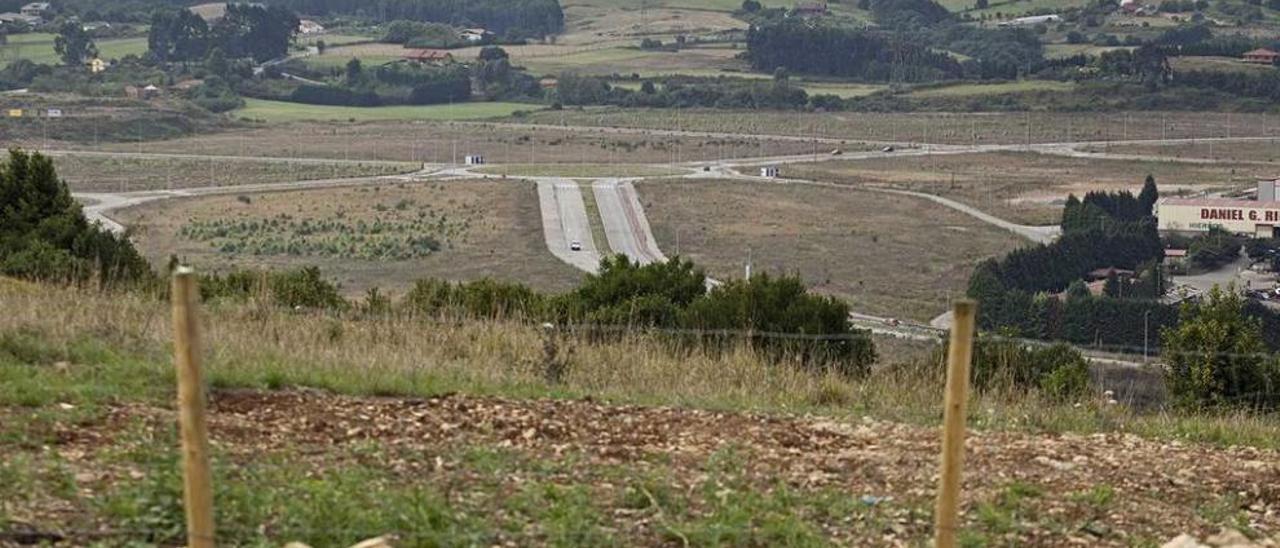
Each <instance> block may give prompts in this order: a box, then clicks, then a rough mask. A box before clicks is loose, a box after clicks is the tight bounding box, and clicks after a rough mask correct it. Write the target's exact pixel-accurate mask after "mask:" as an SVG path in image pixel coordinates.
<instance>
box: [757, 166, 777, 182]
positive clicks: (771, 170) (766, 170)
mask: <svg viewBox="0 0 1280 548" xmlns="http://www.w3.org/2000/svg"><path fill="white" fill-rule="evenodd" d="M760 176H761V177H768V178H770V179H773V178H775V177H777V176H778V166H768V167H762V168H760Z"/></svg>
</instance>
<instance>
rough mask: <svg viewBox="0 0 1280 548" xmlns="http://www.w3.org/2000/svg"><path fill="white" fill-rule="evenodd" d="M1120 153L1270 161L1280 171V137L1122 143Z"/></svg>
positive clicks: (1273, 169) (1119, 148) (1279, 172)
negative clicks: (1254, 139)
mask: <svg viewBox="0 0 1280 548" xmlns="http://www.w3.org/2000/svg"><path fill="white" fill-rule="evenodd" d="M1111 152H1114V153H1116V154H1151V155H1157V156H1172V157H1174V158H1210V159H1215V160H1226V161H1235V162H1267V163H1270V164H1275V165H1276V167H1274V168H1272V171H1271V173H1276V174H1280V140H1268V141H1246V142H1239V143H1215V142H1213V141H1199V142H1195V143H1185V144H1180V145H1161V146H1156V145H1120V146H1113V147H1111Z"/></svg>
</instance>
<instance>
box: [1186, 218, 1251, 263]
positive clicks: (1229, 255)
mask: <svg viewBox="0 0 1280 548" xmlns="http://www.w3.org/2000/svg"><path fill="white" fill-rule="evenodd" d="M1243 244H1244V241H1243V238H1241V237H1240V236H1237V235H1235V234H1232V233H1230V232H1227V231H1226V230H1223V229H1221V228H1216V227H1215V228H1212V229H1210V230H1209V232H1208V233H1207V234H1202V235H1200V236H1198V237H1196V238H1195V239H1194V240H1192V241H1191V247H1189V248H1188V249H1187V257H1188V258H1189V259H1190V260H1191V264H1193V265H1195V266H1197V267H1199V268H1203V269H1205V270H1215V269H1217V268H1219V267H1222V266H1223V265H1227V264H1230V263H1231V262H1233V261H1235V260H1236V259H1239V258H1240V246H1242V245H1243Z"/></svg>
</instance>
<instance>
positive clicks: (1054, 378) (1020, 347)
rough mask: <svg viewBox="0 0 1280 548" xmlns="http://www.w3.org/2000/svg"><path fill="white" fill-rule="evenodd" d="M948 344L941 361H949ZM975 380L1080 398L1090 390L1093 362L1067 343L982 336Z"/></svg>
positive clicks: (991, 386) (979, 384) (985, 386)
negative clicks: (1041, 344) (1033, 343)
mask: <svg viewBox="0 0 1280 548" xmlns="http://www.w3.org/2000/svg"><path fill="white" fill-rule="evenodd" d="M945 357H946V348H943V349H942V350H940V351H939V353H938V354H937V356H936V358H935V360H936V362H937V363H940V364H943V366H944V367H945V364H946V358H945ZM970 378H971V380H972V382H973V386H974V388H975V389H977V390H979V391H988V390H1001V389H1003V390H1010V389H1012V390H1020V391H1032V390H1036V391H1039V392H1040V394H1042V395H1044V396H1046V397H1049V398H1052V399H1055V400H1059V401H1073V400H1079V399H1081V398H1083V397H1084V396H1085V395H1087V394H1088V391H1089V363H1088V362H1087V361H1085V359H1084V356H1083V355H1082V354H1081V353H1080V351H1078V350H1076V349H1074V348H1072V347H1070V346H1067V345H1065V344H1055V345H1053V346H1047V347H1033V346H1028V345H1026V344H1025V343H1023V342H1021V341H1017V340H1014V339H1010V338H1007V337H1003V336H994V337H993V336H979V337H978V340H977V341H975V343H974V348H973V367H972V371H971V377H970Z"/></svg>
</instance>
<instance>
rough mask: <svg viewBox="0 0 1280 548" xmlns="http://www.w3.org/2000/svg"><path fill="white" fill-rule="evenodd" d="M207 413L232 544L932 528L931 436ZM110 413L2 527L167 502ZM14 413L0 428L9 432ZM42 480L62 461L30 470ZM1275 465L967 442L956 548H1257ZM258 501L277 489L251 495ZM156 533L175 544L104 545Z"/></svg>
mask: <svg viewBox="0 0 1280 548" xmlns="http://www.w3.org/2000/svg"><path fill="white" fill-rule="evenodd" d="M211 399H212V402H211V405H212V409H211V413H210V423H211V425H210V430H211V438H212V440H214V441H213V444H214V447H215V448H216V452H217V455H218V457H219V459H218V460H219V463H220V470H224V472H222V473H220V476H219V479H220V481H222V482H223V483H222V486H223V487H224V488H225V489H227V492H226V494H225V496H222V495H221V492H220V496H222V498H221V499H220V500H221V501H222V502H223V504H224V507H223V508H221V509H220V511H221V512H222V514H221V517H223V518H224V519H227V518H228V517H230V520H234V521H230V520H229V521H223V522H220V525H221V526H222V527H224V530H223V533H222V534H223V539H224V540H226V539H231V538H234V539H238V540H240V541H242V542H244V541H247V540H248V539H252V538H259V537H260V536H267V537H272V536H278V535H281V534H282V532H283V534H286V535H296V536H297V537H302V538H303V539H305V540H309V541H311V542H312V543H313V544H315V543H317V542H318V541H322V540H328V541H329V542H328V544H329V545H338V544H339V543H338V539H343V540H346V541H347V542H351V541H355V540H359V538H361V537H358V536H355V535H377V534H383V533H389V532H399V533H401V534H403V535H405V536H406V539H405V540H406V541H410V542H412V541H415V540H416V541H425V540H426V539H433V540H434V541H435V542H443V543H445V544H451V543H456V542H458V541H461V540H462V539H464V538H469V539H470V542H483V543H484V544H486V545H503V544H511V545H566V544H568V545H591V546H614V545H646V546H657V545H678V544H681V543H689V544H692V545H696V546H703V545H725V544H729V545H753V546H765V545H805V546H808V545H825V544H834V545H844V546H871V545H878V546H895V545H900V546H911V545H923V544H924V543H926V542H927V541H928V539H929V538H930V535H931V530H932V518H931V517H930V516H931V512H930V509H931V508H932V504H933V488H934V485H935V482H936V478H935V476H936V466H937V464H936V458H937V457H936V454H937V446H938V439H937V429H936V428H926V427H917V426H907V425H902V424H896V423H891V422H882V421H874V420H870V419H867V420H863V421H861V422H847V421H844V420H839V419H834V420H833V419H822V418H796V417H788V416H769V415H755V414H745V413H725V412H708V411H699V410H692V409H680V408H665V407H663V408H650V407H637V406H613V405H603V404H601V403H598V402H595V401H591V400H585V401H551V400H533V401H519V400H510V399H501V398H486V397H468V396H462V395H444V396H439V397H431V398H421V399H398V398H356V397H342V396H332V395H325V394H323V393H319V392H313V391H307V392H274V393H273V392H255V391H218V392H215V393H214V394H213V395H212V398H211ZM104 411H105V412H103V413H102V417H101V418H100V419H98V420H93V421H84V422H83V423H82V424H76V425H74V426H73V425H70V424H58V425H57V428H58V431H57V432H56V433H55V434H51V436H52V437H54V439H56V440H57V441H56V442H55V443H54V444H52V446H50V447H48V448H47V449H46V450H44V451H42V452H40V453H36V452H35V451H32V450H30V449H22V450H20V451H19V452H20V453H21V457H22V459H20V460H18V461H16V462H15V463H14V466H15V467H17V468H18V469H19V470H27V469H30V470H29V471H32V472H35V473H37V474H39V476H37V477H43V476H52V475H56V474H61V475H65V476H66V477H69V478H75V479H74V482H73V484H74V485H76V486H79V488H78V489H76V488H73V489H72V490H71V491H70V493H67V494H53V493H45V494H41V495H36V496H34V497H32V498H30V499H19V500H15V501H14V503H13V504H12V505H11V506H12V509H11V510H10V515H11V516H12V519H14V520H16V521H18V522H20V523H25V522H28V521H34V522H36V523H40V524H41V525H42V527H43V531H44V532H46V533H48V534H57V533H58V531H59V528H58V525H59V524H62V523H65V524H66V525H67V526H74V529H73V530H82V531H83V530H89V529H91V528H90V527H82V525H84V524H85V523H88V522H85V521H82V520H84V519H85V518H86V517H87V516H85V513H87V512H86V511H87V510H88V509H89V508H92V507H94V501H95V500H97V501H99V502H98V503H97V504H98V505H99V506H100V507H101V506H103V504H102V502H101V501H102V500H103V499H105V500H107V501H111V502H112V503H113V504H115V505H117V506H111V505H106V507H107V508H108V509H109V511H114V512H116V513H121V514H124V513H126V512H128V511H129V510H130V509H131V508H130V507H129V504H130V503H129V502H128V498H127V497H128V496H129V493H132V492H136V493H138V494H139V496H141V494H151V493H154V492H155V490H157V489H162V488H164V486H165V485H166V484H165V483H164V481H166V480H165V479H157V478H148V477H144V476H143V475H142V474H140V473H139V472H138V470H137V468H136V467H135V466H136V465H131V464H130V463H129V461H128V460H123V459H121V458H120V457H119V455H135V457H134V458H139V457H136V455H146V454H148V452H153V451H154V450H153V449H150V448H149V446H154V445H156V444H157V442H159V443H161V444H168V445H173V444H174V443H175V442H174V440H173V437H174V436H173V426H172V425H173V424H174V422H175V420H176V416H175V414H174V413H173V412H172V411H171V410H170V409H166V408H164V407H157V406H152V405H147V404H118V403H117V404H110V405H108V406H107V407H106V409H105V410H104ZM20 413H21V411H18V410H16V409H15V410H7V411H6V410H4V409H0V416H6V415H8V416H9V418H18V416H21V415H20ZM14 415H17V416H14ZM726 432H733V433H734V435H733V436H732V439H731V440H730V439H726V437H725V433H726ZM31 456H35V457H37V458H38V460H36V459H32V458H31ZM42 461H43V462H46V463H53V464H46V465H45V466H46V468H41V467H39V466H36V465H35V464H34V463H37V462H42ZM1276 462H1277V455H1275V454H1274V453H1273V452H1270V451H1263V450H1257V449H1253V448H1235V447H1233V448H1231V449H1225V450H1223V449H1210V448H1207V447H1204V446H1198V445H1184V444H1181V443H1161V442H1154V441H1150V440H1143V439H1141V438H1138V437H1136V436H1133V435H1126V434H1114V435H1092V436H1085V435H1073V434H1067V435H1062V436H1045V435H1036V434H1025V433H999V432H974V433H973V434H971V437H970V439H969V442H968V455H967V456H966V458H965V466H966V478H965V479H966V481H965V491H964V493H965V498H964V500H963V512H964V514H963V516H962V518H963V520H962V525H963V527H964V531H963V532H962V535H961V536H962V538H964V539H965V541H966V545H991V544H998V545H1019V546H1030V545H1044V546H1048V545H1058V546H1062V545H1089V546H1155V545H1159V544H1160V543H1162V542H1163V541H1164V540H1167V539H1169V538H1171V537H1173V536H1175V535H1176V534H1177V533H1180V532H1193V533H1199V534H1200V535H1201V536H1207V535H1209V534H1213V533H1216V532H1217V530H1218V528H1219V527H1221V526H1223V525H1230V524H1248V525H1249V526H1250V527H1251V530H1253V531H1254V532H1255V534H1261V535H1268V534H1269V533H1272V532H1274V531H1275V530H1276V528H1277V526H1278V524H1277V520H1276V517H1275V514H1274V511H1275V504H1276V500H1277V498H1278V497H1280V491H1277V485H1280V466H1277V464H1276ZM144 469H145V468H144ZM289 470H294V471H295V472H289ZM344 476H346V477H350V478H353V480H351V481H355V482H358V483H353V484H352V485H356V484H363V488H361V489H356V490H354V492H355V493H361V494H362V495H358V496H357V495H353V498H351V499H346V498H344V499H341V501H339V499H335V500H329V499H327V498H317V499H312V497H326V496H330V493H329V492H328V491H325V489H326V488H330V489H331V488H333V487H336V485H335V484H341V482H342V480H341V478H342V477H344ZM291 478H292V479H291ZM262 482H270V483H269V484H270V485H271V488H270V489H271V490H270V491H266V490H265V489H264V490H263V491H262V492H259V493H258V494H257V498H256V499H250V498H248V497H249V495H250V492H251V491H253V490H257V489H259V488H257V487H256V486H257V485H259V484H260V483H262ZM130 490H132V491H130ZM152 496H154V495H152ZM269 497H271V498H269ZM274 497H303V498H307V499H310V500H313V505H314V501H318V500H323V501H325V502H324V503H323V504H334V505H335V506H334V507H333V508H332V511H333V512H334V513H335V514H340V515H341V514H349V513H352V512H353V510H354V508H349V507H351V506H352V505H360V504H366V502H368V503H373V504H372V506H374V507H379V508H385V507H388V506H392V505H404V504H406V503H408V502H409V501H413V504H412V506H411V507H412V508H414V510H415V511H416V512H421V513H424V514H427V515H429V516H431V517H430V519H428V518H427V517H426V516H425V515H424V516H423V517H421V518H418V519H406V520H405V521H404V522H403V524H402V525H401V527H404V529H403V530H398V531H363V530H359V529H358V528H359V527H360V525H361V523H360V521H356V522H354V523H353V522H350V521H343V522H341V523H333V524H332V525H333V527H332V530H309V529H306V528H304V527H303V526H300V525H298V524H297V523H298V522H303V523H305V522H307V521H308V520H309V521H311V522H313V523H314V522H315V521H317V520H316V518H318V517H319V516H310V515H300V514H295V515H290V514H289V513H286V511H281V510H283V508H290V509H292V511H293V512H301V511H303V510H302V509H301V508H299V507H294V506H291V505H288V503H284V502H276V501H275V499H274ZM67 499H69V500H67ZM365 499H369V500H368V501H366V500H365ZM148 500H150V499H148ZM249 500H255V502H256V504H260V505H272V506H269V508H279V510H277V512H279V513H275V514H267V515H261V516H259V515H257V514H253V513H247V514H246V515H243V516H242V515H240V513H241V512H251V510H250V508H253V507H252V506H250V505H249ZM374 501H376V502H374ZM126 515H127V514H126ZM143 515H144V516H145V515H146V514H143ZM358 515H359V514H358V513H357V514H353V515H351V516H350V518H353V519H358V518H357V516H358ZM468 516H471V517H468ZM481 516H483V517H482V518H481ZM370 521H373V520H370ZM378 521H382V520H378ZM116 523H117V524H118V523H119V521H117V522H116ZM257 523H262V525H261V528H260V529H256V530H242V529H238V528H237V527H243V526H247V525H254V524H257ZM1237 526H1239V525H1237ZM108 531H110V529H108ZM142 531H146V530H145V529H142ZM81 534H85V533H81ZM105 534H107V535H111V533H110V532H107V533H105ZM116 534H117V535H119V533H116ZM149 534H150V535H165V534H167V533H165V532H162V531H152V532H147V533H139V532H138V531H134V532H132V533H125V536H123V537H116V540H122V539H127V538H147V537H145V536H144V535H149ZM353 536H354V538H352V537H353ZM72 538H73V539H75V541H77V542H83V541H84V540H87V538H91V537H85V538H81V537H80V536H79V535H75V534H73V535H72ZM150 538H151V539H153V540H160V539H163V538H165V537H163V536H153V537H150ZM277 540H279V541H280V542H283V541H284V540H289V539H279V538H277ZM449 541H453V542H449ZM278 543H279V542H277V543H276V544H278ZM321 543H322V542H321ZM322 544H323V543H322ZM345 544H346V543H343V544H342V545H345Z"/></svg>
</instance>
